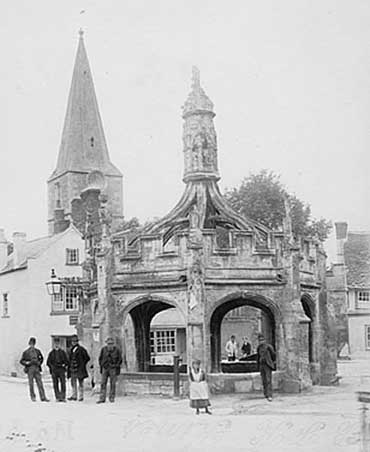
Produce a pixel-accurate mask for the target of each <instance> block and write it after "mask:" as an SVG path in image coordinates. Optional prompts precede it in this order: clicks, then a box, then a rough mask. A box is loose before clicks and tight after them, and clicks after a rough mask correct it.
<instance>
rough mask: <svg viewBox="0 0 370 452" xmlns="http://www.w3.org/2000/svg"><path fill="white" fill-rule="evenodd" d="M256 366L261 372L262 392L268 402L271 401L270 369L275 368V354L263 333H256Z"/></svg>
mask: <svg viewBox="0 0 370 452" xmlns="http://www.w3.org/2000/svg"><path fill="white" fill-rule="evenodd" d="M258 344H259V345H258V347H257V366H258V369H259V371H260V374H261V380H262V386H263V393H264V395H265V397H266V398H267V400H268V401H269V402H271V401H272V371H273V370H275V369H276V363H275V360H276V354H275V351H274V348H273V346H272V345H270V344H268V343H267V342H266V340H265V337H264V335H263V334H259V335H258Z"/></svg>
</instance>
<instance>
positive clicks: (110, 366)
mask: <svg viewBox="0 0 370 452" xmlns="http://www.w3.org/2000/svg"><path fill="white" fill-rule="evenodd" d="M105 342H106V344H107V345H106V346H105V347H103V348H102V349H101V352H100V355H99V365H100V373H101V375H102V377H101V387H100V399H99V400H98V401H97V402H96V403H104V402H105V398H106V396H107V383H108V378H109V380H110V386H109V401H110V402H114V398H115V396H116V382H117V375H119V373H120V371H121V364H122V354H121V350H120V349H119V348H118V347H116V346H115V345H114V340H113V339H112V338H111V337H108V338H107V340H106V341H105Z"/></svg>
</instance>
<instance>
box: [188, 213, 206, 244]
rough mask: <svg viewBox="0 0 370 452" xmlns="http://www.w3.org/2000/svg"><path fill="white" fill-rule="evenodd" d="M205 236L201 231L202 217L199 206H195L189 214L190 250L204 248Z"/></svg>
mask: <svg viewBox="0 0 370 452" xmlns="http://www.w3.org/2000/svg"><path fill="white" fill-rule="evenodd" d="M202 245H203V235H202V231H201V224H200V215H199V212H198V208H197V205H196V204H194V205H193V207H192V208H191V210H190V212H189V239H188V247H189V248H202Z"/></svg>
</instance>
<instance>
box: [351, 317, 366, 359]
mask: <svg viewBox="0 0 370 452" xmlns="http://www.w3.org/2000/svg"><path fill="white" fill-rule="evenodd" d="M365 325H370V312H369V315H365V316H351V317H349V318H348V333H349V344H350V354H351V356H352V357H361V356H367V357H368V356H370V349H369V350H368V349H366V341H365Z"/></svg>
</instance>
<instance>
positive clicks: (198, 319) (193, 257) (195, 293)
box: [187, 212, 208, 368]
mask: <svg viewBox="0 0 370 452" xmlns="http://www.w3.org/2000/svg"><path fill="white" fill-rule="evenodd" d="M193 213H194V215H196V212H193ZM191 224H192V226H193V227H191V228H190V231H189V237H188V243H187V248H188V251H189V255H188V272H187V281H188V307H187V361H188V366H191V363H192V361H193V360H194V359H200V360H201V362H202V366H203V368H207V367H208V362H207V359H206V358H207V357H206V354H205V340H204V335H205V325H204V303H205V289H204V262H203V259H204V257H203V236H202V232H201V230H200V229H199V226H198V224H197V221H196V220H194V219H193V221H192V222H191Z"/></svg>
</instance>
